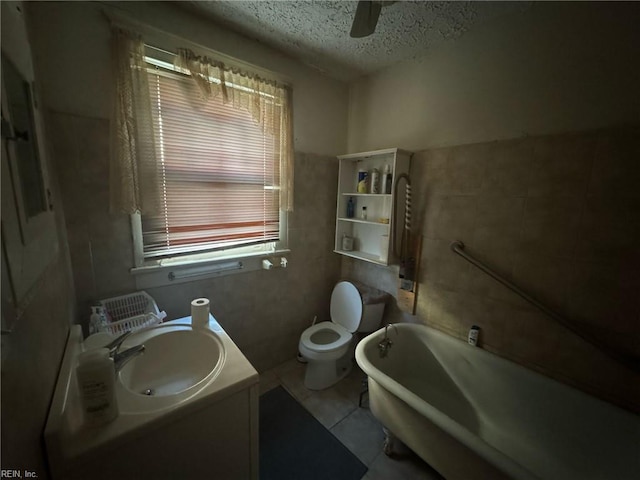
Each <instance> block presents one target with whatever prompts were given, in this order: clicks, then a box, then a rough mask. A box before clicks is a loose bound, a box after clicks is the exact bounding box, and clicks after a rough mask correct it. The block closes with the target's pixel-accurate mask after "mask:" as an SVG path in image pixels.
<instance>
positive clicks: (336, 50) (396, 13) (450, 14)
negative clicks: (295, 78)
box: [180, 0, 529, 80]
mask: <svg viewBox="0 0 640 480" xmlns="http://www.w3.org/2000/svg"><path fill="white" fill-rule="evenodd" d="M357 3H358V2H357V1H320V0H307V1H283V0H280V1H272V0H261V1H190V2H180V4H181V5H182V6H183V7H187V8H189V9H190V10H192V11H196V12H197V13H198V14H199V15H201V16H206V17H208V18H209V19H211V20H213V21H214V22H217V23H219V24H221V25H224V26H226V27H228V28H230V29H232V30H235V31H237V32H240V33H242V34H244V35H245V36H248V37H250V38H253V39H256V40H258V41H260V42H262V43H265V44H267V45H270V46H271V47H274V48H276V49H278V50H281V51H283V52H285V53H287V54H288V55H290V56H293V57H295V58H297V59H298V60H300V61H302V62H303V63H305V64H307V65H310V66H313V67H315V68H317V69H319V70H321V71H323V72H326V73H327V74H328V75H331V76H333V77H336V78H338V79H341V80H351V79H354V78H356V77H358V76H360V75H363V74H368V73H372V72H374V71H376V70H379V69H381V68H384V67H387V66H389V65H391V64H393V63H396V62H399V61H402V60H407V59H410V58H415V57H420V56H423V55H425V54H426V53H427V51H428V49H429V48H432V47H434V46H435V45H437V44H438V43H440V42H443V41H447V40H451V39H455V38H457V37H459V36H460V35H463V34H464V32H466V31H467V30H468V29H469V28H471V27H472V26H473V25H475V24H477V23H479V22H483V21H486V20H488V19H490V18H494V17H496V16H498V15H504V14H508V13H513V12H516V11H519V10H523V9H525V8H527V6H528V4H529V2H477V1H476V2H462V1H454V2H435V1H434V2H431V1H429V2H427V1H399V2H384V3H385V4H386V5H385V6H384V7H383V9H382V12H381V14H380V18H379V20H378V25H377V28H376V31H375V33H374V34H373V35H370V36H368V37H365V38H351V37H350V36H349V31H350V29H351V23H352V21H353V17H354V14H355V11H356V5H357Z"/></svg>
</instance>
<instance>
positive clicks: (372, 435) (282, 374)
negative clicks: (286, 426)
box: [260, 358, 443, 480]
mask: <svg viewBox="0 0 640 480" xmlns="http://www.w3.org/2000/svg"><path fill="white" fill-rule="evenodd" d="M304 369H305V365H304V364H301V363H299V362H298V361H297V360H296V359H295V358H294V359H291V360H289V361H287V362H285V363H283V364H281V365H279V366H277V367H275V368H273V369H271V370H269V371H266V372H264V373H262V374H260V393H264V392H266V391H269V390H271V389H272V388H275V387H276V386H278V385H282V386H283V387H284V388H285V389H287V390H288V391H289V393H290V394H291V395H292V396H293V397H295V398H296V399H297V400H298V401H299V402H300V403H301V404H302V405H303V406H304V407H305V408H306V409H307V410H308V411H309V412H310V413H311V414H312V415H313V416H314V417H315V418H316V419H317V420H318V421H319V422H320V423H322V424H323V425H324V426H325V427H326V428H328V429H329V431H330V432H331V433H333V434H334V435H335V436H336V437H337V438H338V440H340V441H341V442H342V443H343V444H344V445H345V446H346V447H347V448H348V449H349V450H350V451H351V452H352V453H353V454H354V455H355V456H356V457H358V458H359V459H360V461H361V462H362V463H364V464H365V465H366V466H367V467H368V468H369V470H368V472H367V473H366V474H365V476H364V477H362V480H443V477H442V476H440V475H439V474H438V473H437V472H436V471H435V470H433V469H432V468H431V467H430V466H429V465H428V464H426V463H425V462H423V461H422V460H421V459H420V458H419V457H418V456H417V455H415V454H414V453H413V452H411V451H409V450H408V449H407V450H406V451H404V450H403V451H401V452H400V454H399V455H398V458H394V459H391V458H389V457H387V456H386V455H385V454H384V453H383V452H382V443H383V434H382V426H381V425H380V423H379V422H378V421H377V420H376V419H375V418H374V416H373V415H372V414H371V412H370V411H369V409H368V408H366V406H367V402H366V401H365V402H364V406H365V408H359V407H358V397H359V395H360V391H361V388H362V380H363V379H364V378H365V377H366V376H365V374H364V373H363V372H362V371H361V370H360V369H359V368H358V366H357V365H355V366H354V368H353V371H352V372H351V373H350V374H349V375H348V376H347V377H346V378H344V379H343V380H341V381H340V382H338V383H337V384H336V385H334V386H333V387H331V388H328V389H326V390H322V391H313V390H308V389H307V388H305V386H304V371H305V370H304ZM300 480H304V479H300Z"/></svg>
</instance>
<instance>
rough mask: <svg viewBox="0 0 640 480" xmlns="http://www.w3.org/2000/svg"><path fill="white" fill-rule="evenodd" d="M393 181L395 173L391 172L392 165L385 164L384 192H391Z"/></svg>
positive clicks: (383, 175)
mask: <svg viewBox="0 0 640 480" xmlns="http://www.w3.org/2000/svg"><path fill="white" fill-rule="evenodd" d="M392 183H393V175H392V173H391V167H389V164H387V165H385V166H384V173H383V174H382V187H381V191H382V193H387V194H389V193H391V184H392Z"/></svg>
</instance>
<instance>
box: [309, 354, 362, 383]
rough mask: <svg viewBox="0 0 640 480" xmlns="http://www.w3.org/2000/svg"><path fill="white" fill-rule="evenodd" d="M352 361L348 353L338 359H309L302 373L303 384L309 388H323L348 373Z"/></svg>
mask: <svg viewBox="0 0 640 480" xmlns="http://www.w3.org/2000/svg"><path fill="white" fill-rule="evenodd" d="M352 368H353V361H352V359H351V358H350V357H349V356H348V355H344V356H343V357H342V358H339V359H338V360H329V361H324V362H323V361H317V360H309V363H307V369H306V372H305V374H304V386H305V387H307V388H308V389H309V390H324V389H325V388H329V387H330V386H332V385H335V384H336V383H338V382H339V381H340V380H342V379H343V378H344V377H346V376H347V375H349V373H350V372H351V369H352Z"/></svg>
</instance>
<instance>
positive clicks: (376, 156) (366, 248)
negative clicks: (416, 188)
mask: <svg viewBox="0 0 640 480" xmlns="http://www.w3.org/2000/svg"><path fill="white" fill-rule="evenodd" d="M338 159H339V161H340V169H339V174H338V206H337V211H336V238H335V245H334V252H336V253H339V254H341V255H346V256H348V257H352V258H357V259H359V260H364V261H366V262H371V263H375V264H378V265H390V264H392V263H393V260H394V259H393V255H392V252H391V248H392V243H393V242H392V238H391V237H392V233H393V232H395V233H396V235H397V234H398V233H399V232H400V228H402V221H400V222H397V221H396V220H397V219H396V218H394V217H393V210H394V205H395V203H396V202H398V199H396V198H394V196H393V192H394V190H395V185H396V180H397V178H398V176H399V175H401V174H403V173H407V174H408V173H409V161H410V159H411V152H407V151H406V150H401V149H399V148H388V149H385V150H376V151H372V152H363V153H352V154H349V155H340V156H338ZM385 165H389V168H390V170H391V173H392V175H393V181H392V184H391V193H357V185H358V171H359V170H361V169H362V170H366V171H367V172H369V179H371V172H372V170H373V169H374V168H377V169H378V171H379V172H380V185H381V191H382V192H384V185H382V177H383V173H384V168H385ZM398 196H399V197H400V201H399V202H398V206H397V212H396V215H397V218H399V219H402V218H404V188H400V190H399V191H398ZM349 198H353V200H354V202H355V209H354V217H353V218H347V203H348V201H349ZM363 206H366V207H367V219H366V220H363V219H361V218H360V215H361V212H362V207H363ZM383 219H388V223H384V220H383ZM345 235H346V236H348V237H351V238H353V241H354V245H353V250H349V251H345V250H343V248H342V239H343V237H344V236H345ZM383 236H388V242H385V241H384V240H383ZM397 238H398V237H397Z"/></svg>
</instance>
